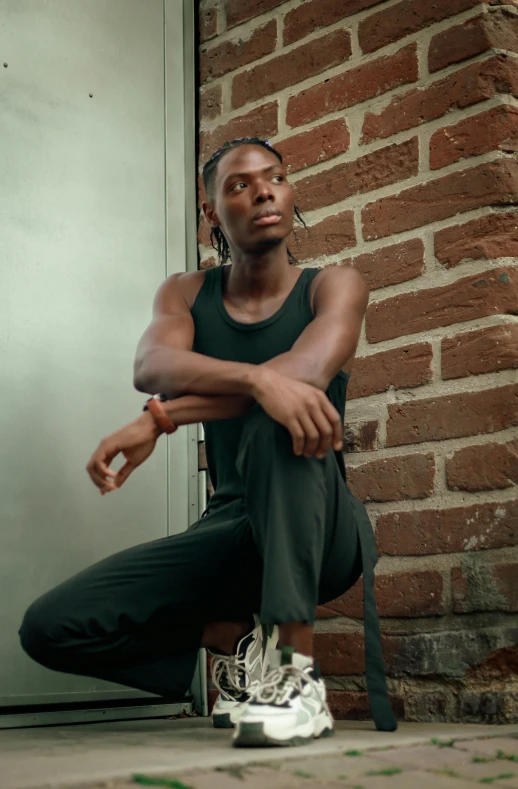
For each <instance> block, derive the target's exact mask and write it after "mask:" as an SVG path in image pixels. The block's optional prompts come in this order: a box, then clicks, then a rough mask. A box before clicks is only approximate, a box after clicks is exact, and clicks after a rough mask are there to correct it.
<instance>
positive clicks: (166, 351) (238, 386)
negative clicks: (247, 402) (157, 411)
mask: <svg viewBox="0 0 518 789" xmlns="http://www.w3.org/2000/svg"><path fill="white" fill-rule="evenodd" d="M255 370H256V365H253V364H244V363H241V362H227V361H224V360H222V359H215V358H213V357H212V356H204V355H203V354H200V353H195V352H194V351H184V350H178V349H174V348H167V347H165V346H163V347H161V348H156V349H155V350H154V351H153V353H152V354H150V355H149V356H148V357H147V359H146V360H145V361H142V362H137V363H136V364H135V375H134V385H135V388H136V389H138V390H139V391H140V392H147V393H148V394H157V393H158V392H165V393H166V394H167V395H169V396H170V397H182V396H184V395H188V394H189V395H247V396H253V383H252V378H253V374H254V371H255Z"/></svg>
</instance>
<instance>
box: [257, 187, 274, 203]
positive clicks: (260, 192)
mask: <svg viewBox="0 0 518 789" xmlns="http://www.w3.org/2000/svg"><path fill="white" fill-rule="evenodd" d="M267 200H273V190H272V187H271V184H269V183H268V182H263V183H260V184H257V186H256V191H255V197H254V202H256V203H264V202H266V201H267Z"/></svg>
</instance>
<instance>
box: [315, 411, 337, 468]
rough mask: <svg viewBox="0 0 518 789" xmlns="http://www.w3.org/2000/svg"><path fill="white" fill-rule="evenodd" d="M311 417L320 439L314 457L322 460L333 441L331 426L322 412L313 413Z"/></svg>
mask: <svg viewBox="0 0 518 789" xmlns="http://www.w3.org/2000/svg"><path fill="white" fill-rule="evenodd" d="M311 416H312V418H313V421H314V423H315V425H316V426H317V429H318V432H319V439H320V440H319V442H318V446H317V447H316V450H315V455H316V457H317V458H323V457H325V455H327V453H328V451H329V447H330V446H331V442H332V440H333V426H332V424H331V423H330V421H329V418H328V417H327V415H326V414H325V413H324V412H323V411H315V413H313V414H311Z"/></svg>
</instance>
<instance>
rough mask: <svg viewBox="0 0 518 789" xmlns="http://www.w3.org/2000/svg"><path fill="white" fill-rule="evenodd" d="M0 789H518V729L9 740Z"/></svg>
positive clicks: (49, 733) (76, 732) (35, 733)
mask: <svg viewBox="0 0 518 789" xmlns="http://www.w3.org/2000/svg"><path fill="white" fill-rule="evenodd" d="M0 754H1V755H0V775H1V778H0V789H58V787H59V789H65V788H66V789H139V787H142V786H155V787H158V788H159V789H160V788H162V789H263V787H264V789H313V787H314V788H315V789H407V787H408V789H448V788H450V789H467V787H475V786H479V787H480V786H484V785H491V786H494V787H495V789H498V788H500V789H504V787H505V789H518V726H476V725H446V724H410V723H403V724H401V725H400V728H399V730H398V732H396V733H393V734H389V733H386V734H385V733H380V732H376V731H375V730H374V729H373V726H372V724H370V723H368V722H366V723H353V722H347V723H339V724H338V725H337V732H336V735H335V736H334V737H331V738H329V739H325V740H321V741H318V742H315V743H314V744H312V745H309V746H303V747H300V748H286V749H284V748H282V749H232V748H230V747H229V733H228V732H226V731H216V730H214V729H212V727H211V725H210V721H208V720H207V719H203V718H191V719H182V720H163V719H157V720H147V721H142V720H140V721H121V722H118V723H100V724H90V725H86V726H84V725H76V726H53V727H50V726H48V727H40V728H32V729H7V730H4V731H0Z"/></svg>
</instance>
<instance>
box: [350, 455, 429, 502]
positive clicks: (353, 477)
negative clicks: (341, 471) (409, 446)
mask: <svg viewBox="0 0 518 789" xmlns="http://www.w3.org/2000/svg"><path fill="white" fill-rule="evenodd" d="M434 480H435V460H434V456H433V454H431V453H429V454H427V455H418V454H415V455H407V456H403V457H395V458H384V459H383V460H373V461H371V462H370V463H364V464H363V465H362V466H349V467H348V469H347V482H348V484H349V487H350V488H351V490H352V492H353V494H354V495H355V496H356V497H357V498H359V499H360V500H361V501H404V500H405V499H424V498H426V497H427V496H431V495H432V493H433V490H434Z"/></svg>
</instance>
